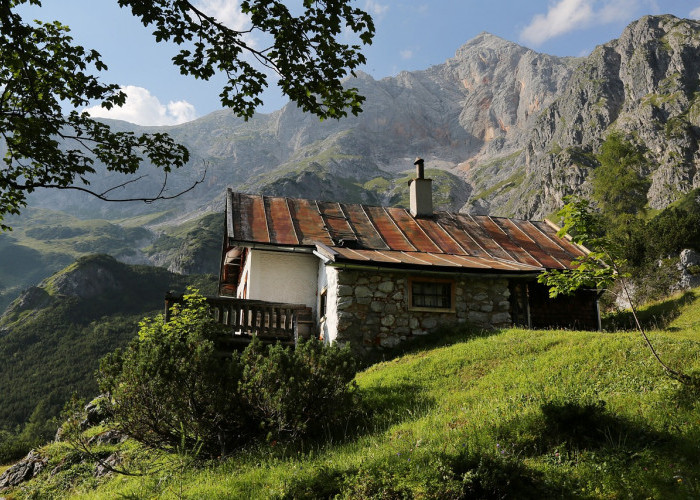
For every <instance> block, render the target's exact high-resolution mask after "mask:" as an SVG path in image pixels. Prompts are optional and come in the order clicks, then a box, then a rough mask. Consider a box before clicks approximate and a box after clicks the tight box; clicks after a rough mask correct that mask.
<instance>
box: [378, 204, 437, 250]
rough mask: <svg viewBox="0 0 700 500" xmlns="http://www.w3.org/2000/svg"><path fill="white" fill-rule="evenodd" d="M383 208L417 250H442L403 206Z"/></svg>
mask: <svg viewBox="0 0 700 500" xmlns="http://www.w3.org/2000/svg"><path fill="white" fill-rule="evenodd" d="M385 210H386V212H387V213H388V214H389V215H390V216H391V218H392V219H394V221H395V222H396V225H397V226H399V228H400V229H401V231H402V232H403V234H405V235H406V238H407V239H408V241H410V242H411V245H412V246H413V247H414V248H415V249H416V250H418V251H419V252H437V253H441V252H442V249H440V247H438V246H437V245H436V244H435V242H434V241H433V240H432V239H431V238H430V237H429V236H428V235H427V234H426V232H425V231H424V230H423V228H422V227H421V226H420V225H419V224H418V222H416V219H415V218H414V217H413V216H412V215H411V214H410V213H409V212H408V211H407V210H405V209H403V208H386V209H385Z"/></svg>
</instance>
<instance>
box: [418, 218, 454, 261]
mask: <svg viewBox="0 0 700 500" xmlns="http://www.w3.org/2000/svg"><path fill="white" fill-rule="evenodd" d="M416 222H417V223H418V225H419V226H420V227H421V228H422V229H423V231H425V232H426V234H427V235H428V236H429V237H430V239H431V240H432V241H434V242H435V243H436V244H437V245H438V246H439V247H440V250H441V251H443V252H444V253H449V254H457V255H459V254H464V253H465V251H464V249H463V248H462V247H461V246H459V244H458V243H457V241H455V239H454V238H453V237H452V236H450V234H449V233H448V232H447V230H446V229H445V228H443V226H441V225H440V224H438V222H437V220H433V219H416Z"/></svg>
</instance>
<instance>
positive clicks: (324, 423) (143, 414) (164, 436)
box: [98, 293, 356, 456]
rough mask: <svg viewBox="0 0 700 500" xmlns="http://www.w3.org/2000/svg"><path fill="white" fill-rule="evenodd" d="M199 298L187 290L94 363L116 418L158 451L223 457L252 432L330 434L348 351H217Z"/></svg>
mask: <svg viewBox="0 0 700 500" xmlns="http://www.w3.org/2000/svg"><path fill="white" fill-rule="evenodd" d="M223 328H224V327H222V326H221V325H219V324H218V323H216V321H214V319H213V318H212V316H211V314H210V312H209V309H208V307H207V306H206V303H205V301H204V298H203V297H201V296H199V295H197V294H196V293H194V294H189V295H186V296H185V304H184V306H182V307H175V308H174V310H173V313H172V319H171V321H169V322H167V323H166V322H164V320H163V317H162V316H157V317H155V318H150V319H146V320H144V321H143V322H141V329H140V331H139V336H138V338H136V339H134V340H133V341H132V342H131V344H130V345H129V347H128V348H127V349H126V350H125V351H123V352H121V351H117V352H115V353H113V354H110V355H108V356H107V357H106V358H104V359H103V360H102V362H101V363H100V371H99V375H98V376H99V380H100V386H101V389H102V390H103V391H107V392H109V393H110V394H111V395H112V397H113V401H114V403H113V405H114V408H113V412H114V415H115V420H116V421H117V425H118V426H119V427H120V428H121V430H122V431H123V432H125V433H126V434H128V435H130V436H132V437H133V438H135V439H136V440H138V441H140V442H142V443H145V444H146V445H148V446H152V447H155V448H159V449H169V450H174V449H176V448H177V447H178V446H179V445H180V444H181V443H183V442H184V443H185V446H186V447H188V448H194V447H200V448H201V451H202V453H204V454H206V455H208V456H217V455H223V454H226V453H227V452H228V451H229V450H231V449H233V448H237V447H240V446H242V445H244V444H246V443H249V442H251V441H253V440H255V439H261V438H266V439H267V440H270V441H272V440H290V439H291V440H294V439H298V438H300V437H309V436H313V435H315V434H316V433H317V432H323V431H326V432H328V431H329V429H330V428H331V427H332V426H334V425H336V424H338V423H339V422H341V421H342V419H343V418H347V416H348V415H349V414H350V413H351V410H352V407H353V403H354V391H353V386H352V384H350V382H351V380H352V379H353V377H354V375H355V371H356V370H355V364H354V362H353V360H352V357H351V354H350V351H349V348H347V349H340V348H339V347H337V346H330V347H329V346H324V345H323V344H321V343H319V342H316V341H310V342H309V343H306V344H303V343H302V344H300V345H299V346H298V347H297V349H294V350H292V349H289V348H285V347H283V346H280V345H276V346H268V347H267V348H265V347H264V346H263V345H262V344H260V343H258V342H253V343H251V344H250V345H249V346H248V347H246V349H245V350H244V351H243V353H242V354H238V353H233V354H232V355H231V356H225V355H223V354H222V353H221V352H220V351H219V350H218V349H217V348H218V345H217V340H218V339H221V337H222V336H224V335H225V331H224V329H223Z"/></svg>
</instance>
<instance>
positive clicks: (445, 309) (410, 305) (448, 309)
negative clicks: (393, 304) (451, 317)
mask: <svg viewBox="0 0 700 500" xmlns="http://www.w3.org/2000/svg"><path fill="white" fill-rule="evenodd" d="M414 283H433V284H445V283H446V284H449V285H450V307H426V306H414V305H413V284H414ZM407 286H408V293H407V295H408V310H409V311H418V312H421V311H422V312H442V313H454V312H456V309H455V299H456V293H455V288H456V281H455V280H454V279H449V278H414V277H409V278H408V280H407Z"/></svg>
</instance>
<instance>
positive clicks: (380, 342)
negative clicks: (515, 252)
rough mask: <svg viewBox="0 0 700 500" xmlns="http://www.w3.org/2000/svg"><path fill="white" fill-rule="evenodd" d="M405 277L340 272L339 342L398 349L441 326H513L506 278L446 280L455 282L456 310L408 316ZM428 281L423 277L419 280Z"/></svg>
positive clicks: (373, 273) (408, 275)
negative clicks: (414, 338)
mask: <svg viewBox="0 0 700 500" xmlns="http://www.w3.org/2000/svg"><path fill="white" fill-rule="evenodd" d="M411 276H412V275H411V274H410V273H407V272H372V271H354V270H339V271H338V279H337V288H336V290H335V291H336V294H337V295H336V297H335V300H336V303H335V306H336V309H337V315H338V324H337V336H336V337H335V339H336V340H338V341H340V342H350V343H351V345H353V346H355V347H356V348H357V347H358V346H364V347H365V348H372V347H376V346H381V347H394V346H396V345H397V344H399V343H400V342H402V341H404V340H406V339H408V338H410V337H413V336H419V335H427V334H429V333H431V332H432V331H434V330H435V329H436V328H438V327H439V326H440V325H443V324H450V323H469V324H472V325H475V326H480V327H507V326H510V324H511V318H510V312H509V311H510V303H509V301H508V297H509V295H510V292H509V291H508V281H507V280H506V279H503V278H494V279H489V278H484V277H470V276H468V275H446V276H443V277H442V278H450V279H454V280H455V307H454V309H455V311H454V312H427V311H410V310H409V307H408V278H409V277H411ZM415 277H416V278H421V279H423V278H425V275H422V276H415Z"/></svg>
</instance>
